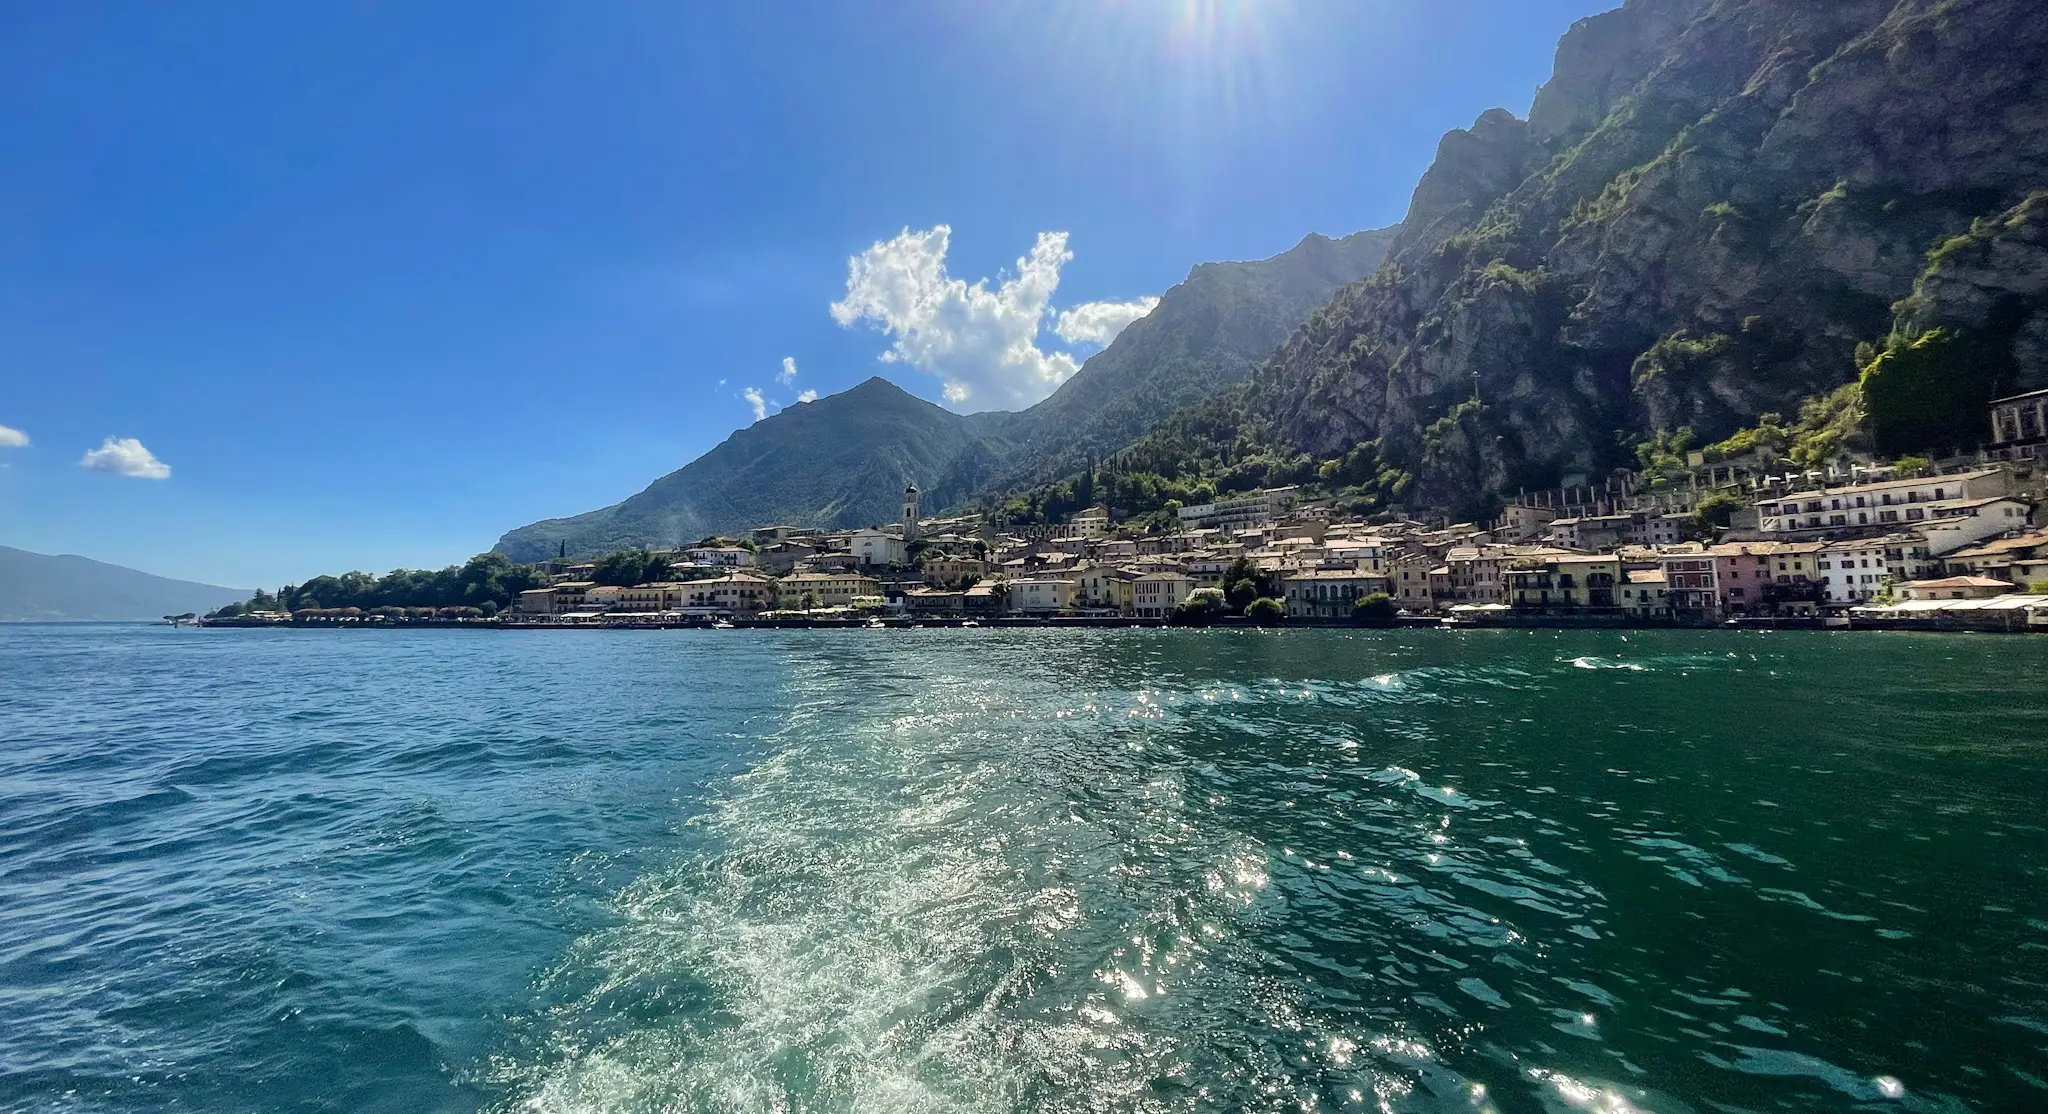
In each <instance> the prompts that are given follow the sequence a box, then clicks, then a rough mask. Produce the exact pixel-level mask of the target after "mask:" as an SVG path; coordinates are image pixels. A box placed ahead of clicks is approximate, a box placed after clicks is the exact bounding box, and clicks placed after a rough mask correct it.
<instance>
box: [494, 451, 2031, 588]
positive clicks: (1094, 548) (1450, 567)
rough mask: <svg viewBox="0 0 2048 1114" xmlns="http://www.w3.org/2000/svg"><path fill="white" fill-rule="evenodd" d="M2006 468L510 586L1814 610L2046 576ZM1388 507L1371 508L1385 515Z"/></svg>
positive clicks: (1242, 514)
mask: <svg viewBox="0 0 2048 1114" xmlns="http://www.w3.org/2000/svg"><path fill="white" fill-rule="evenodd" d="M2015 475H2016V473H2015V469H2014V465H2012V464H2011V463H2002V462H1988V463H1985V464H1984V465H1983V466H1980V467H1972V468H1964V469H1961V470H1957V471H1951V472H1948V473H1946V474H1931V475H1919V476H1902V477H1894V476H1892V475H1890V474H1889V473H1888V472H1887V471H1886V470H1885V469H1883V468H1862V467H1858V468H1857V469H1855V470H1854V471H1853V472H1852V473H1849V474H1846V475H1836V474H1833V473H1800V474H1792V475H1785V476H1779V477H1774V478H1772V480H1771V481H1770V482H1768V483H1764V484H1755V485H1751V486H1750V487H1749V488H1748V489H1747V492H1746V493H1747V495H1748V497H1749V505H1748V506H1747V507H1746V508H1744V509H1743V510H1741V511H1739V512H1737V514H1736V515H1735V517H1734V521H1733V523H1732V524H1731V526H1730V527H1729V528H1728V529H1726V530H1723V531H1719V534H1720V536H1719V538H1718V540H1712V541H1709V540H1705V539H1703V538H1701V537H1700V536H1699V535H1700V534H1701V533H1702V530H1701V529H1700V527H1699V526H1698V524H1697V521H1696V519H1695V517H1694V516H1693V515H1692V514H1690V513H1682V512H1675V511H1671V510H1669V509H1667V508H1666V506H1665V505H1663V504H1659V503H1658V502H1657V501H1655V500H1641V501H1639V502H1638V504H1637V505H1626V504H1625V502H1623V501H1609V502H1605V503H1600V504H1595V505H1591V506H1590V507H1589V508H1585V509H1583V510H1584V513H1567V511H1568V509H1569V508H1565V509H1561V508H1560V507H1558V506H1554V505H1542V504H1540V503H1538V502H1533V501H1518V502H1515V503H1511V504H1510V505H1509V506H1507V507H1506V508H1505V510H1504V512H1503V514H1502V515H1501V517H1500V519H1499V520H1498V521H1496V522H1494V523H1491V524H1483V525H1482V524H1478V523H1461V524H1455V525H1450V526H1442V525H1432V524H1427V523H1421V522H1413V521H1404V520H1394V521H1386V520H1383V518H1382V520H1374V521H1366V520H1362V519H1357V518H1348V517H1344V516H1341V515H1338V514H1336V513H1334V511H1333V508H1332V507H1331V506H1330V505H1329V504H1328V503H1327V502H1323V503H1319V502H1317V501H1314V500H1307V499H1304V498H1302V493H1301V492H1300V491H1299V490H1297V489H1295V488H1273V489H1269V490H1265V491H1258V492H1251V493H1247V494H1243V495H1238V496H1233V497H1231V498H1229V499H1227V500H1221V501H1218V502H1216V503H1211V504H1204V505H1201V506H1194V507H1186V508H1183V509H1181V511H1180V512H1179V520H1178V523H1177V528H1176V529H1173V530H1171V531H1160V530H1156V529H1153V530H1134V529H1129V528H1126V527H1123V526H1121V525H1119V524H1118V523H1117V522H1116V520H1115V516H1114V515H1113V513H1112V512H1111V511H1110V510H1109V509H1108V508H1105V507H1094V508H1090V509H1088V510H1085V511H1083V512H1081V513H1078V514H1076V515H1074V516H1073V517H1072V518H1071V519H1070V520H1069V521H1068V522H1066V523H1064V524H1061V525H1057V526H1049V527H1047V526H1037V527H1027V528H1012V529H997V528H993V527H991V526H990V525H989V524H987V523H985V522H983V521H981V520H979V519H974V518H963V519H936V520H934V519H925V518H922V517H921V516H920V514H919V506H918V492H917V489H916V487H915V486H912V487H910V488H909V489H908V490H906V492H905V493H904V500H903V513H902V517H901V519H900V521H898V522H896V523H893V524H890V525H888V526H884V527H877V528H872V529H867V530H855V531H840V532H814V531H805V530H801V529H797V528H794V527H787V526H769V527H763V528H761V529H759V530H756V531H754V532H753V534H752V535H751V536H750V537H749V538H747V539H745V540H744V541H743V543H742V544H736V545H721V546H706V547H699V548H683V549H679V550H676V551H673V552H672V553H670V554H669V556H671V557H672V558H673V561H672V564H671V568H672V570H673V573H674V575H673V578H672V579H667V580H662V581H658V582H653V583H647V584H639V585H634V586H630V587H616V586H607V585H600V584H598V583H595V582H594V580H593V578H592V573H593V572H594V571H595V566H594V565H591V564H571V565H566V566H564V567H561V568H557V569H555V570H554V572H553V576H554V581H555V582H554V583H552V584H551V585H549V586H547V587H544V588H536V589H533V590H531V591H528V592H526V593H523V594H522V596H521V598H520V600H519V603H518V612H519V613H520V615H521V616H522V617H526V618H535V619H544V620H545V621H555V622H582V621H600V620H604V621H611V620H617V619H619V618H621V617H625V618H628V619H630V618H632V617H635V616H674V617H686V618H725V617H732V618H750V617H758V616H763V615H773V614H778V613H782V614H788V613H804V614H809V615H819V614H827V615H829V614H835V613H845V614H859V613H863V612H883V611H886V612H889V613H893V614H907V615H911V616H932V617H980V616H988V617H995V616H1001V615H1037V616H1049V615H1101V616H1112V615H1113V616H1123V617H1127V618H1132V619H1140V620H1148V619H1149V620H1166V619H1169V618H1171V617H1172V616H1173V615H1174V614H1175V612H1176V611H1177V609H1179V608H1180V607H1181V605H1182V603H1183V601H1185V600H1187V599H1188V598H1189V597H1190V596H1191V595H1192V594H1194V593H1195V592H1196V591H1198V590H1200V589H1205V588H1220V587H1225V586H1226V585H1225V584H1224V581H1225V580H1226V578H1227V576H1228V575H1229V574H1231V570H1233V569H1236V570H1239V575H1241V574H1242V572H1243V571H1244V570H1246V569H1249V570H1251V571H1253V572H1255V573H1256V574H1257V575H1258V578H1259V579H1260V580H1261V581H1262V582H1263V584H1264V586H1265V589H1266V591H1268V592H1277V594H1278V598H1279V599H1280V601H1281V602H1282V603H1283V604H1284V606H1285V609H1286V613H1287V615H1288V616H1289V617H1290V618H1295V619H1348V618H1349V617H1351V615H1352V613H1353V608H1354V607H1355V606H1356V605H1357V603H1358V601H1359V600H1361V599H1363V598H1366V597H1369V596H1372V595H1375V594H1385V595H1387V596H1388V597H1390V598H1391V600H1392V601H1393V602H1394V604H1395V605H1396V607H1398V608H1399V609H1400V610H1403V611H1406V612H1408V613H1410V614H1414V615H1448V616H1456V615H1460V614H1471V613H1474V612H1488V611H1492V612H1523V613H1530V614H1557V613H1580V614H1592V613H1609V614H1614V615H1619V616H1624V617H1630V618H1639V619H1644V620H1655V619H1660V618H1679V619H1692V620H1703V619H1705V620H1712V619H1725V618H1731V617H1741V616H1787V615H1795V616H1796V615H1814V614H1824V613H1831V612H1842V611H1847V610H1850V609H1856V608H1871V607H1882V606H1894V605H1898V604H1910V603H1913V602H1915V601H1952V600H1979V599H1984V598H1987V597H1993V596H1999V595H2003V594H2008V593H2023V592H2025V591H2026V589H2027V587H2028V586H2029V585H2038V584H2039V583H2040V582H2044V581H2048V532H2043V531H2040V530H2036V529H2035V528H2034V527H2033V524H2032V515H2033V506H2034V505H2033V502H2032V500H2031V499H2029V498H2027V497H2025V496H2024V495H2023V494H2021V493H2020V491H2019V490H2018V488H2019V486H2020V485H2019V484H2018V483H2017V482H2016V480H2015ZM1383 517H1384V516H1383Z"/></svg>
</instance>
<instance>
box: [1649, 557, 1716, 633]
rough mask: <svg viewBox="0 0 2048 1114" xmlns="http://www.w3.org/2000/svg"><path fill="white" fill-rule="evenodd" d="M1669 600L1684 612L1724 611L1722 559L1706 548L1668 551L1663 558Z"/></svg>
mask: <svg viewBox="0 0 2048 1114" xmlns="http://www.w3.org/2000/svg"><path fill="white" fill-rule="evenodd" d="M1662 563H1663V566H1664V586H1665V601H1666V602H1667V603H1668V604H1669V605H1670V607H1671V610H1672V611H1674V612H1678V613H1680V614H1683V615H1694V616H1698V615H1719V614H1720V613H1721V587H1720V578H1719V570H1720V559H1719V558H1718V557H1717V556H1716V555H1714V554H1712V553H1709V552H1707V551H1706V550H1705V549H1695V550H1690V551H1686V552H1678V553H1667V554H1665V555H1664V558H1663V562H1662Z"/></svg>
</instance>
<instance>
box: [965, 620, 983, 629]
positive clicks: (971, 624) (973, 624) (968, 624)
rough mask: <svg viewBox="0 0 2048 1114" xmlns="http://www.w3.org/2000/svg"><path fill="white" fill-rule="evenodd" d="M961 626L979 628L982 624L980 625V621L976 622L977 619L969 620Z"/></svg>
mask: <svg viewBox="0 0 2048 1114" xmlns="http://www.w3.org/2000/svg"><path fill="white" fill-rule="evenodd" d="M960 625H961V626H963V627H978V626H980V625H981V623H980V621H979V620H976V619H969V620H967V621H966V622H964V623H962V624H960Z"/></svg>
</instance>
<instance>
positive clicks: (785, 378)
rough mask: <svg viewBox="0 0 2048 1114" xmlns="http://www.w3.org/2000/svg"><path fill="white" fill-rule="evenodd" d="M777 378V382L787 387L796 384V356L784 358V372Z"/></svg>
mask: <svg viewBox="0 0 2048 1114" xmlns="http://www.w3.org/2000/svg"><path fill="white" fill-rule="evenodd" d="M775 378H776V381H778V382H780V383H781V384H782V385H783V386H785V387H787V386H789V385H790V384H791V383H794V382H796V357H795V356H784V357H783V358H782V371H781V373H779V374H778V375H776V377H775Z"/></svg>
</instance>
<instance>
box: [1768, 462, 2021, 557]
mask: <svg viewBox="0 0 2048 1114" xmlns="http://www.w3.org/2000/svg"><path fill="white" fill-rule="evenodd" d="M2005 493H2006V474H2005V470H2004V469H2002V468H1980V469H1978V470H1976V471H1974V472H1958V473H1955V474H1954V475H1949V476H1920V477H1916V478H1914V479H1908V480H1882V481H1879V482H1877V483H1867V484H1852V485H1850V486H1848V487H1834V488H1829V487H1822V488H1815V489H1813V490H1812V491H1804V492H1800V493H1798V494H1796V495H1786V496H1782V497H1780V498H1775V499H1760V500H1758V501H1757V505H1756V513H1757V526H1758V529H1760V530H1762V531H1763V532H1764V534H1765V536H1766V537H1773V538H1791V537H1800V536H1812V535H1817V534H1823V533H1826V532H1828V531H1830V530H1836V531H1840V530H1854V529H1858V528H1863V529H1868V528H1872V527H1879V528H1884V527H1889V528H1893V529H1897V528H1901V527H1905V526H1914V525H1918V524H1920V523H1922V522H1925V521H1927V520H1928V519H1931V518H1937V517H1941V516H1942V515H1943V513H1944V512H1951V513H1953V511H1954V509H1956V508H1960V507H1963V506H1965V505H1970V504H1977V503H1980V502H1981V501H1982V500H1985V499H1991V498H1996V497H1998V496H2002V495H2004V494H2005ZM2024 522H2025V520H2024V518H2022V519H2021V522H2020V523H2018V525H2023V524H2024ZM1987 536H1988V535H1987ZM1959 544H1968V543H1967V542H1964V543H1959Z"/></svg>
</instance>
